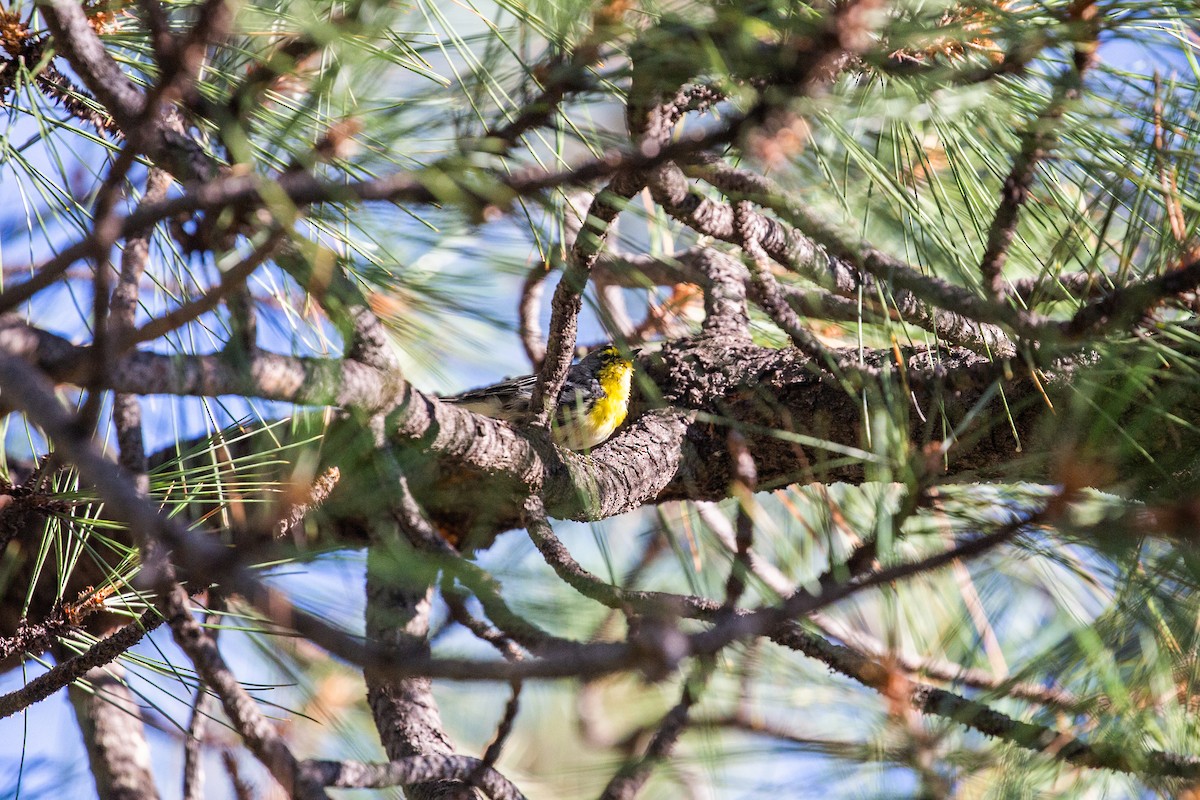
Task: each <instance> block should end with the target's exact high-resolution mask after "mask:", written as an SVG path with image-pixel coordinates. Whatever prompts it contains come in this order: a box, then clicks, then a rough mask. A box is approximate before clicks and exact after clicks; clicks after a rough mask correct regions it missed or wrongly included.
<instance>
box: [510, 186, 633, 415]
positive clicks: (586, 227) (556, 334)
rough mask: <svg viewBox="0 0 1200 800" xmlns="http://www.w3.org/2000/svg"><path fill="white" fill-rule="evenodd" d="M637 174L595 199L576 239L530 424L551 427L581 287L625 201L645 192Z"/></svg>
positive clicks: (553, 306) (555, 305)
mask: <svg viewBox="0 0 1200 800" xmlns="http://www.w3.org/2000/svg"><path fill="white" fill-rule="evenodd" d="M641 188H642V187H641V184H640V183H638V181H637V179H636V178H635V177H632V176H629V175H618V176H617V177H615V178H613V179H612V180H611V181H609V183H608V185H607V186H606V187H605V188H604V189H603V190H601V191H600V192H599V193H597V194H596V196H595V197H594V198H593V199H592V203H591V206H590V207H589V208H588V213H587V216H586V217H585V218H584V221H583V228H582V229H581V230H580V231H579V235H578V236H577V237H575V244H574V245H573V246H572V248H571V255H570V258H569V259H568V260H567V264H566V266H565V267H564V269H563V274H562V278H561V279H560V280H559V282H558V286H557V287H555V289H554V299H553V300H551V302H550V333H549V335H548V336H547V338H546V356H545V358H544V359H543V361H542V365H541V369H539V370H538V374H537V382H536V383H535V384H534V387H533V398H532V401H531V403H530V414H531V423H530V424H531V425H533V426H534V427H547V426H548V425H549V424H550V417H551V415H552V414H553V413H554V409H555V406H556V405H557V403H558V393H559V391H560V390H561V389H562V386H563V382H564V381H565V380H566V377H567V370H568V369H569V368H570V366H571V359H572V357H573V356H574V352H575V334H576V331H577V330H578V325H579V312H580V310H581V309H582V307H583V290H584V287H585V286H586V285H587V282H588V277H589V275H590V274H591V271H592V266H593V265H594V264H595V263H596V260H597V259H598V258H599V257H600V251H601V249H602V248H603V247H604V240H605V238H606V237H607V236H608V231H609V226H610V225H611V223H612V221H613V220H614V219H616V218H617V215H618V214H619V213H620V211H621V207H620V206H621V204H622V203H623V202H624V201H626V200H628V199H629V198H630V197H633V196H634V195H635V194H637V192H639V191H641Z"/></svg>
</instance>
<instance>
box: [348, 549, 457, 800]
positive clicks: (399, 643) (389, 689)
mask: <svg viewBox="0 0 1200 800" xmlns="http://www.w3.org/2000/svg"><path fill="white" fill-rule="evenodd" d="M384 547H385V546H384V545H376V546H374V547H372V548H371V550H370V551H369V554H368V556H367V608H366V615H367V636H368V637H370V638H371V639H372V640H374V641H377V642H380V643H382V644H385V645H388V646H391V647H394V648H396V650H397V651H398V652H401V653H404V652H410V653H412V654H414V655H417V656H422V657H427V656H428V655H429V640H428V635H429V602H430V595H431V593H432V589H430V588H429V587H426V586H420V585H406V583H405V582H404V581H401V580H398V579H397V576H396V572H397V569H396V562H395V560H394V559H392V558H390V557H388V556H387V555H386V554H385V553H384V551H383V548H384ZM363 675H364V677H365V678H366V682H367V703H368V704H369V705H370V707H371V713H372V715H373V716H374V717H375V727H376V728H377V729H378V730H379V737H380V739H381V740H382V742H383V749H384V752H386V753H387V756H388V758H389V759H392V760H393V761H394V760H397V759H403V758H407V757H409V756H423V755H444V756H452V755H454V747H453V746H452V745H451V744H450V740H449V739H447V738H446V734H445V732H444V731H443V729H442V719H441V715H440V714H439V713H438V708H437V703H436V702H435V701H434V699H433V681H431V680H430V679H428V678H405V679H396V678H394V677H392V676H389V675H387V674H386V673H384V672H382V671H380V670H378V669H375V668H371V667H368V668H367V669H365V670H364V671H363ZM405 793H406V794H407V795H408V796H409V797H411V798H413V800H439V799H440V798H474V797H478V796H479V795H478V794H477V793H476V792H475V791H474V790H472V789H470V788H469V787H466V786H464V785H463V784H461V783H459V782H456V781H431V782H428V783H415V784H411V785H409V786H406V787H405Z"/></svg>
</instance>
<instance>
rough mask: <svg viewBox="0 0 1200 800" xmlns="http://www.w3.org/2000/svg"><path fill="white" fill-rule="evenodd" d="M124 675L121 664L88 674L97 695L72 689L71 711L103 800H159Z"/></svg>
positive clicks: (135, 705)
mask: <svg viewBox="0 0 1200 800" xmlns="http://www.w3.org/2000/svg"><path fill="white" fill-rule="evenodd" d="M124 673H125V668H124V667H122V666H121V665H120V664H117V663H113V664H110V665H108V666H107V667H96V668H94V669H91V670H89V671H88V672H87V674H86V675H84V679H85V680H86V681H88V682H89V683H90V684H91V685H92V689H93V691H90V692H89V691H87V690H86V689H84V688H83V687H81V686H79V685H78V684H71V688H70V692H69V694H70V698H71V706H72V707H73V708H74V709H75V718H76V720H78V722H79V729H80V731H81V732H82V733H83V743H84V745H85V746H86V748H87V754H88V763H89V765H90V766H91V770H92V775H93V776H94V777H95V779H96V793H97V794H98V795H99V796H100V800H157V799H158V789H157V788H155V785H154V775H153V773H151V771H150V748H149V747H148V746H147V745H146V729H145V727H144V726H143V724H142V712H141V708H140V707H139V706H138V703H137V698H135V697H134V695H133V692H131V691H130V690H129V687H128V686H126V685H125V683H124V682H123V680H122V678H123V676H124Z"/></svg>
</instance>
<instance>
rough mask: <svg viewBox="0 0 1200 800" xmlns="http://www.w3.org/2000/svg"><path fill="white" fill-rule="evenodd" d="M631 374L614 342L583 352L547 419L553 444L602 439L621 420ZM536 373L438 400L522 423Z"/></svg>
mask: <svg viewBox="0 0 1200 800" xmlns="http://www.w3.org/2000/svg"><path fill="white" fill-rule="evenodd" d="M632 379H633V359H632V358H631V357H630V356H629V355H626V354H625V353H622V352H621V350H620V349H618V348H617V346H616V345H613V344H607V345H604V346H603V347H600V348H598V349H596V350H593V351H592V352H590V353H588V354H587V355H586V356H585V357H584V358H583V359H581V360H580V361H579V362H578V363H575V364H572V365H571V368H570V369H569V370H567V379H566V382H564V383H563V387H562V390H561V391H560V392H559V393H558V405H557V410H556V411H555V413H554V419H553V420H552V421H551V425H550V428H551V435H552V436H553V438H554V441H555V443H557V444H558V445H559V446H560V447H565V448H567V449H568V450H576V451H579V450H590V449H591V448H593V447H596V446H597V445H599V444H600V443H602V442H604V441H605V440H606V439H608V437H610V436H612V434H613V432H614V431H615V430H616V429H617V428H619V427H620V426H621V423H622V422H624V421H625V416H626V414H627V413H628V412H629V396H630V389H631V383H632ZM536 382H537V376H536V375H524V376H522V377H520V378H512V379H510V380H506V381H504V382H502V383H498V384H496V385H494V386H487V387H484V388H482V389H472V390H471V391H468V392H463V393H462V394H457V395H451V396H449V397H443V398H442V400H443V401H444V402H448V403H454V404H455V405H457V406H460V407H462V408H465V409H467V410H468V411H473V412H475V413H476V414H483V415H484V416H487V417H492V418H494V419H501V420H505V421H507V422H511V423H513V424H514V425H523V424H526V423H528V422H529V420H530V417H531V414H530V411H529V406H530V403H531V402H532V399H533V386H534V384H535V383H536Z"/></svg>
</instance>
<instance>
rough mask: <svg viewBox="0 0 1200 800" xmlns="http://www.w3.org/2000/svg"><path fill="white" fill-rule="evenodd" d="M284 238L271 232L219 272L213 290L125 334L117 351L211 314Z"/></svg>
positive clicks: (281, 233) (279, 231) (282, 235)
mask: <svg viewBox="0 0 1200 800" xmlns="http://www.w3.org/2000/svg"><path fill="white" fill-rule="evenodd" d="M286 235H287V234H286V232H285V231H283V230H282V229H279V228H277V229H275V230H274V231H272V232H271V234H270V235H269V236H268V237H267V239H266V241H264V242H263V243H262V244H260V245H258V246H257V247H255V248H254V251H253V252H252V253H250V254H249V255H247V256H246V257H245V258H243V259H242V260H241V261H239V262H238V263H236V264H234V265H233V266H232V267H230V268H229V269H227V270H226V271H225V272H222V273H221V278H220V280H219V281H218V282H217V285H216V286H213V287H210V288H209V289H207V290H206V291H205V292H204V294H202V295H201V296H200V297H197V298H196V299H195V300H192V301H191V302H188V303H184V304H183V305H181V306H179V307H177V308H174V309H171V310H170V311H168V312H167V313H166V314H163V315H162V316H160V317H155V318H154V319H152V320H150V321H149V322H147V323H146V324H144V325H142V326H141V327H140V328H138V329H137V330H135V331H129V332H128V333H126V334H125V335H123V336H122V337H121V338H120V341H119V344H118V348H119V349H120V350H128V349H129V348H131V347H134V346H136V345H138V344H140V343H141V342H148V341H151V340H152V339H157V338H159V337H160V336H165V335H166V334H167V333H169V332H171V331H173V330H175V329H176V328H179V327H180V326H181V325H185V324H187V323H188V322H191V321H192V320H194V319H196V318H197V317H199V316H201V315H202V314H206V313H208V312H209V311H212V310H213V309H214V308H216V307H217V305H218V304H219V303H220V302H221V300H223V299H224V298H225V297H226V296H227V295H229V294H230V293H232V292H234V291H237V290H238V289H240V288H241V287H243V286H244V285H245V281H246V279H247V278H249V277H250V275H251V274H252V273H253V272H254V270H256V269H258V267H259V266H261V265H262V263H263V262H265V261H266V260H267V259H269V258H270V257H271V255H272V253H274V251H275V248H276V247H277V246H278V245H279V243H280V242H281V241H283V239H284V237H285V236H286Z"/></svg>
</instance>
